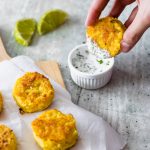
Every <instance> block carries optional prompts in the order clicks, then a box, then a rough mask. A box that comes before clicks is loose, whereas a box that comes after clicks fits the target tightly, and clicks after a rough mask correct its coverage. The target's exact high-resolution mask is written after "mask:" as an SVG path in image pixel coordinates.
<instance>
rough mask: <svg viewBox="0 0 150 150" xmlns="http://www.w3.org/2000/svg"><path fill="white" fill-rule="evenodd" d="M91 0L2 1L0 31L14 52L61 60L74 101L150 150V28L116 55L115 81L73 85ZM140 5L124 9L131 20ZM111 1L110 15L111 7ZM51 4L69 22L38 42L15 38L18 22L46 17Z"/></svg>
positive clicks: (131, 146) (134, 147)
mask: <svg viewBox="0 0 150 150" xmlns="http://www.w3.org/2000/svg"><path fill="white" fill-rule="evenodd" d="M90 2H91V0H78V1H76V0H63V1H62V0H44V1H43V0H1V1H0V34H1V36H2V39H3V42H4V45H5V47H6V49H7V51H8V53H9V54H10V55H11V56H12V57H14V56H17V55H22V54H24V55H28V56H30V57H31V58H33V59H34V60H49V59H55V60H57V61H58V62H59V63H60V64H61V71H62V74H63V77H64V80H65V84H66V87H67V89H68V90H69V91H70V93H71V95H72V101H73V102H74V103H76V104H77V105H79V106H81V107H84V108H85V109H87V110H89V111H91V112H93V113H95V114H97V115H99V116H101V117H103V118H104V119H105V120H106V121H107V122H108V123H109V124H110V125H111V126H113V127H114V128H115V129H116V130H117V131H118V132H119V133H120V134H121V135H122V136H123V137H124V138H125V139H126V140H127V142H128V145H127V147H126V148H125V150H149V149H150V31H149V30H148V31H147V32H146V33H145V34H144V36H143V38H142V39H141V40H140V41H139V43H138V44H137V45H136V47H135V48H134V49H133V50H132V51H131V52H130V53H128V54H121V55H119V56H118V57H117V58H116V63H115V69H114V72H113V76H112V80H111V82H110V83H109V84H108V85H107V86H105V87H104V88H101V89H98V90H85V89H82V88H80V87H78V86H77V85H75V84H74V83H73V81H72V80H71V77H70V73H69V70H68V66H67V56H68V53H69V51H70V50H71V49H72V48H73V47H74V46H76V45H78V44H81V43H83V42H84V41H85V27H84V21H85V18H86V14H87V10H88V7H89V5H90ZM133 6H134V4H133V5H132V6H130V7H128V8H127V9H125V11H124V12H123V14H122V15H121V17H120V19H121V20H122V21H125V20H126V19H127V16H128V15H129V13H130V12H131V9H132V8H133ZM110 7H111V3H110V4H109V5H108V7H107V8H106V11H105V12H104V15H105V14H106V13H107V12H108V11H109V9H110ZM51 8H61V9H63V10H65V11H67V12H68V13H69V14H70V19H69V20H68V22H67V23H66V24H64V25H63V26H62V27H60V28H59V29H57V30H56V31H54V32H51V33H49V34H47V35H45V36H42V37H39V36H38V35H36V36H35V38H34V41H33V44H32V46H30V47H27V48H24V47H22V46H20V45H18V44H17V43H16V42H15V41H14V39H13V36H12V31H13V27H14V25H15V22H16V21H17V20H18V19H20V18H24V17H34V18H35V19H37V20H39V18H40V16H41V15H42V14H43V13H44V12H45V11H47V10H49V9H51Z"/></svg>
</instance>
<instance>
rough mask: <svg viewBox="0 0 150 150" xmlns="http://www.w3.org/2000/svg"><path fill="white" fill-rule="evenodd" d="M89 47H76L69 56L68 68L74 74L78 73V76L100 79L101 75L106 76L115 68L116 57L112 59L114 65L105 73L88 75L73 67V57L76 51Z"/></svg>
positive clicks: (81, 45)
mask: <svg viewBox="0 0 150 150" xmlns="http://www.w3.org/2000/svg"><path fill="white" fill-rule="evenodd" d="M85 46H86V47H87V44H80V45H77V46H75V47H74V48H73V49H72V50H71V51H70V52H69V55H68V66H69V68H70V70H73V71H74V72H76V73H77V74H78V75H81V76H84V77H85V76H86V77H90V78H97V77H99V76H101V75H104V74H106V73H107V72H109V71H110V70H112V68H113V67H114V63H115V59H114V57H112V58H111V59H112V64H111V66H110V67H109V68H108V69H107V70H105V71H103V72H99V73H95V74H90V73H86V72H81V71H79V70H78V69H76V68H75V67H74V66H73V64H72V55H73V53H74V51H76V50H77V49H80V48H81V47H85Z"/></svg>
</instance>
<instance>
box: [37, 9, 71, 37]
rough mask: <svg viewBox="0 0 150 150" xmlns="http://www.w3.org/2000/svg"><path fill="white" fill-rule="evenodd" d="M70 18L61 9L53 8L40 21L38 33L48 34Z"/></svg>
mask: <svg viewBox="0 0 150 150" xmlns="http://www.w3.org/2000/svg"><path fill="white" fill-rule="evenodd" d="M68 18H69V15H68V14H67V13H66V12H65V11H63V10H60V9H53V10H50V11H48V12H46V13H45V14H44V15H43V16H42V17H41V19H40V21H39V23H38V33H39V34H40V35H43V34H46V33H48V32H50V31H53V30H55V29H56V28H58V27H59V26H60V25H62V24H63V23H65V21H66V20H67V19H68Z"/></svg>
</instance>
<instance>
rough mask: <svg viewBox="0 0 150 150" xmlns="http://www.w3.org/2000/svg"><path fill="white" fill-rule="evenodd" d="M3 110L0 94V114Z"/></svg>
mask: <svg viewBox="0 0 150 150" xmlns="http://www.w3.org/2000/svg"><path fill="white" fill-rule="evenodd" d="M2 110H3V97H2V94H1V92H0V113H1V112H2Z"/></svg>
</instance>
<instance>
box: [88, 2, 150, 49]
mask: <svg viewBox="0 0 150 150" xmlns="http://www.w3.org/2000/svg"><path fill="white" fill-rule="evenodd" d="M108 2H109V0H94V1H93V3H92V5H91V7H90V9H89V12H88V16H87V19H86V26H89V25H92V24H94V23H95V22H96V21H97V20H98V18H99V16H100V14H101V12H102V11H103V9H104V8H105V6H106V5H107V3H108ZM133 2H135V0H115V3H114V5H113V8H112V10H111V11H110V13H109V16H112V17H119V15H120V14H121V13H122V11H123V10H124V9H125V7H126V6H127V5H129V4H131V3H133ZM136 2H137V6H136V7H135V8H134V9H133V11H132V12H131V14H130V16H129V18H128V19H127V21H126V22H125V26H126V27H127V29H126V31H125V33H124V36H123V40H122V41H121V50H122V51H123V52H128V51H130V50H131V49H132V48H133V47H134V45H135V44H136V43H137V42H138V40H139V39H140V38H141V36H142V35H143V33H144V32H145V31H146V30H147V29H148V28H149V27H150V9H149V4H150V0H136Z"/></svg>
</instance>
